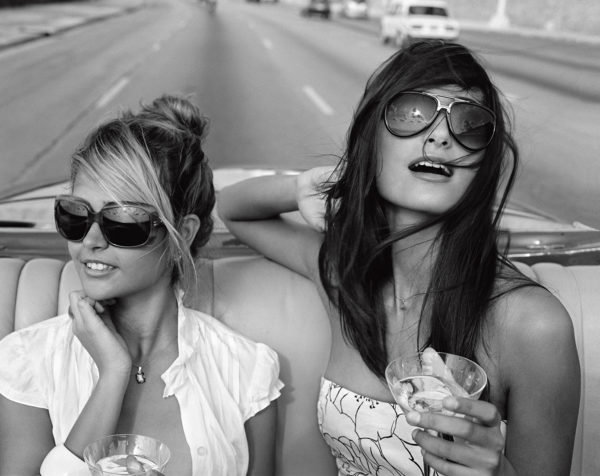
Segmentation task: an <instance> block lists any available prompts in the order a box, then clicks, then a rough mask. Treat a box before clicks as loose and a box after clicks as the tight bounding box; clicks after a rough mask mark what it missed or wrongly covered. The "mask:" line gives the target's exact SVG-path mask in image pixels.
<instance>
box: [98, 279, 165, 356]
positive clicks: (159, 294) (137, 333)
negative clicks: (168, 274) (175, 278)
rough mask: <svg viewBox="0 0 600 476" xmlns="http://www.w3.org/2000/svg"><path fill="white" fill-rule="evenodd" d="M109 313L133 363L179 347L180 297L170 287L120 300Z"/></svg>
mask: <svg viewBox="0 0 600 476" xmlns="http://www.w3.org/2000/svg"><path fill="white" fill-rule="evenodd" d="M110 311H111V316H112V320H113V323H114V324H115V327H116V329H117V331H118V332H119V334H120V335H121V337H123V339H124V340H125V342H126V343H127V347H128V348H129V353H130V355H131V358H132V360H133V361H134V362H143V361H147V360H148V359H150V358H151V357H152V355H153V353H154V352H156V351H163V350H164V349H166V348H168V347H169V346H172V345H175V346H176V345H177V297H176V295H175V292H174V290H173V289H172V288H171V286H163V287H161V288H159V289H152V292H149V293H141V294H136V295H132V296H127V297H123V298H120V299H118V300H117V302H116V303H115V304H114V305H113V306H111V309H110Z"/></svg>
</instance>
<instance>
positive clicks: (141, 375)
mask: <svg viewBox="0 0 600 476" xmlns="http://www.w3.org/2000/svg"><path fill="white" fill-rule="evenodd" d="M142 365H144V364H141V365H134V366H133V367H134V368H135V367H137V372H136V373H135V381H136V382H137V383H145V382H146V375H145V374H144V372H143V371H142Z"/></svg>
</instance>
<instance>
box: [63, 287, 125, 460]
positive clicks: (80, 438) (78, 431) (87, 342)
mask: <svg viewBox="0 0 600 476" xmlns="http://www.w3.org/2000/svg"><path fill="white" fill-rule="evenodd" d="M69 298H70V303H71V306H70V307H71V312H72V314H73V332H74V333H75V335H76V336H77V337H78V339H79V340H80V341H81V343H82V344H83V345H84V347H85V348H86V349H87V351H88V352H89V353H90V355H91V356H92V358H93V359H94V362H95V363H96V365H97V367H98V373H99V379H98V383H97V384H96V386H95V387H94V390H93V392H92V394H91V396H90V398H89V400H88V401H87V403H86V404H85V407H84V408H83V410H82V412H81V414H80V415H79V417H78V418H77V421H76V422H75V424H74V425H73V428H72V429H71V431H70V433H69V436H68V437H67V440H66V441H65V446H66V447H67V448H68V449H69V450H70V451H71V452H72V453H74V454H75V455H77V456H78V457H79V458H81V457H82V454H83V449H84V448H85V447H86V446H87V445H88V444H89V443H90V442H92V441H94V440H97V439H99V438H101V437H103V436H106V435H110V434H112V433H115V429H116V427H117V423H118V421H119V416H120V414H121V407H122V404H123V397H124V395H125V391H126V390H127V382H128V380H129V374H130V370H131V359H130V357H129V353H128V351H127V346H126V345H125V343H124V341H123V339H122V338H121V337H120V336H119V335H118V333H117V331H116V329H115V328H114V325H113V324H112V321H111V319H110V316H109V315H108V311H106V310H105V309H104V307H103V306H102V305H101V304H99V303H95V302H93V301H91V300H90V299H89V298H85V297H84V295H83V293H82V292H79V291H76V292H73V293H71V295H70V296H69Z"/></svg>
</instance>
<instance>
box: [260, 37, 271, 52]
mask: <svg viewBox="0 0 600 476" xmlns="http://www.w3.org/2000/svg"><path fill="white" fill-rule="evenodd" d="M261 42H262V44H263V46H264V47H265V48H266V49H268V50H272V49H273V43H272V42H271V40H269V39H268V38H263V39H262V40H261Z"/></svg>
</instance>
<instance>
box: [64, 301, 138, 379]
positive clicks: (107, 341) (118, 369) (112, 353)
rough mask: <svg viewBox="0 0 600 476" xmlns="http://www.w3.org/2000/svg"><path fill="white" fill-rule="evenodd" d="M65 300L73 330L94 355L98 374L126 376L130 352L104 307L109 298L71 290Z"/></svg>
mask: <svg viewBox="0 0 600 476" xmlns="http://www.w3.org/2000/svg"><path fill="white" fill-rule="evenodd" d="M69 301H70V307H69V315H70V316H71V318H72V319H73V334H75V336H76V337H77V338H78V339H79V340H80V342H81V343H82V345H83V346H84V347H85V349H86V350H87V351H88V352H89V354H90V355H91V356H92V358H93V359H94V362H95V363H96V366H97V367H98V372H99V374H100V376H103V375H127V376H129V374H130V372H131V356H130V355H129V350H128V349H127V344H126V343H125V341H124V340H123V338H122V337H121V336H120V335H119V333H118V332H117V330H116V329H115V326H114V324H113V322H112V319H111V315H110V310H109V307H108V305H109V304H110V302H108V301H103V303H100V302H98V301H94V300H93V299H91V298H89V297H87V296H86V295H85V294H84V293H83V292H82V291H73V292H72V293H71V294H70V295H69Z"/></svg>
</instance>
